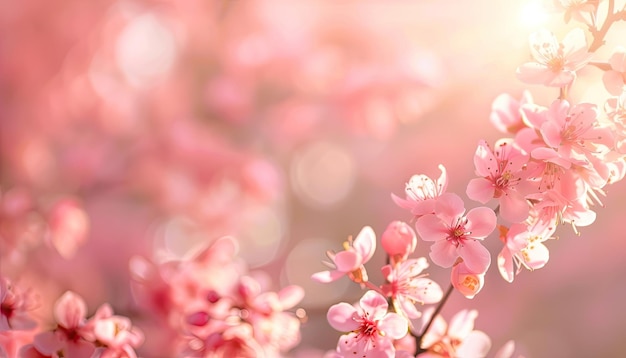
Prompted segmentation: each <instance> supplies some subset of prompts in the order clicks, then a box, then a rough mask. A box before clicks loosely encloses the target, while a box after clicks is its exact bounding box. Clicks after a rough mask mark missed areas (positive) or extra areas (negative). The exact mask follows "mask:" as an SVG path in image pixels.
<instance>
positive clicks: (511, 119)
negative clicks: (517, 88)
mask: <svg viewBox="0 0 626 358" xmlns="http://www.w3.org/2000/svg"><path fill="white" fill-rule="evenodd" d="M527 103H533V98H532V95H531V94H530V91H528V90H525V91H524V92H523V93H522V97H521V99H519V100H517V99H515V98H513V96H511V95H510V94H508V93H503V94H500V95H498V97H496V99H494V100H493V103H492V104H491V114H490V116H489V119H490V121H491V124H493V125H494V126H495V127H496V128H497V129H498V130H499V131H500V132H502V133H511V134H515V133H517V131H519V130H520V129H522V128H524V127H526V124H525V123H524V120H523V118H522V113H521V112H520V108H521V107H522V106H523V105H525V104H527Z"/></svg>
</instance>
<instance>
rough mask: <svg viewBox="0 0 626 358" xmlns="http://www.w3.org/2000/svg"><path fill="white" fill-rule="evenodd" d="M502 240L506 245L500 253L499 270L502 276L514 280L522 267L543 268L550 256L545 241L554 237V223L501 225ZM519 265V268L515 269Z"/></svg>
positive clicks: (530, 268) (509, 280)
mask: <svg viewBox="0 0 626 358" xmlns="http://www.w3.org/2000/svg"><path fill="white" fill-rule="evenodd" d="M499 229H500V240H502V242H503V243H504V247H503V248H502V250H501V251H500V253H499V254H498V271H500V275H501V276H502V278H504V279H505V280H507V281H508V282H513V278H514V277H515V274H519V272H520V271H521V270H522V267H525V268H527V269H529V270H535V269H538V268H542V267H543V266H544V265H545V264H546V263H547V262H548V259H549V258H550V252H549V251H548V248H547V247H546V246H545V245H544V244H543V242H544V241H546V240H549V239H552V234H554V232H555V230H556V226H554V225H544V224H542V223H537V224H534V225H532V226H530V227H529V226H527V225H525V224H513V225H511V227H510V228H506V227H504V226H500V227H499ZM515 267H517V269H515Z"/></svg>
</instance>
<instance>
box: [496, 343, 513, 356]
mask: <svg viewBox="0 0 626 358" xmlns="http://www.w3.org/2000/svg"><path fill="white" fill-rule="evenodd" d="M514 351H515V341H513V340H510V341H507V342H506V343H505V344H504V345H503V346H502V347H501V348H500V349H498V351H497V352H496V354H495V355H494V356H493V358H512V357H513V352H514Z"/></svg>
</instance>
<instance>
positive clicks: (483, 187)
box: [465, 178, 496, 204]
mask: <svg viewBox="0 0 626 358" xmlns="http://www.w3.org/2000/svg"><path fill="white" fill-rule="evenodd" d="M495 192H496V189H495V187H494V186H493V183H492V182H491V181H489V180H487V179H485V178H474V179H472V180H470V182H469V183H468V184H467V190H466V191H465V193H466V194H467V197H468V198H470V199H472V200H475V201H478V202H479V203H482V204H484V203H486V202H488V201H489V200H491V199H493V195H494V194H495Z"/></svg>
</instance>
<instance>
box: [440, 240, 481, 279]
mask: <svg viewBox="0 0 626 358" xmlns="http://www.w3.org/2000/svg"><path fill="white" fill-rule="evenodd" d="M458 254H459V256H461V257H462V258H463V261H464V262H465V264H466V265H467V268H468V269H469V270H470V271H471V272H473V273H483V272H486V271H487V269H488V268H489V265H490V264H491V255H490V254H489V250H487V249H486V248H485V247H484V246H483V245H482V244H481V243H480V242H479V241H476V240H465V241H464V242H463V244H462V245H459V247H458ZM433 261H435V260H433ZM444 267H445V266H444Z"/></svg>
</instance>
